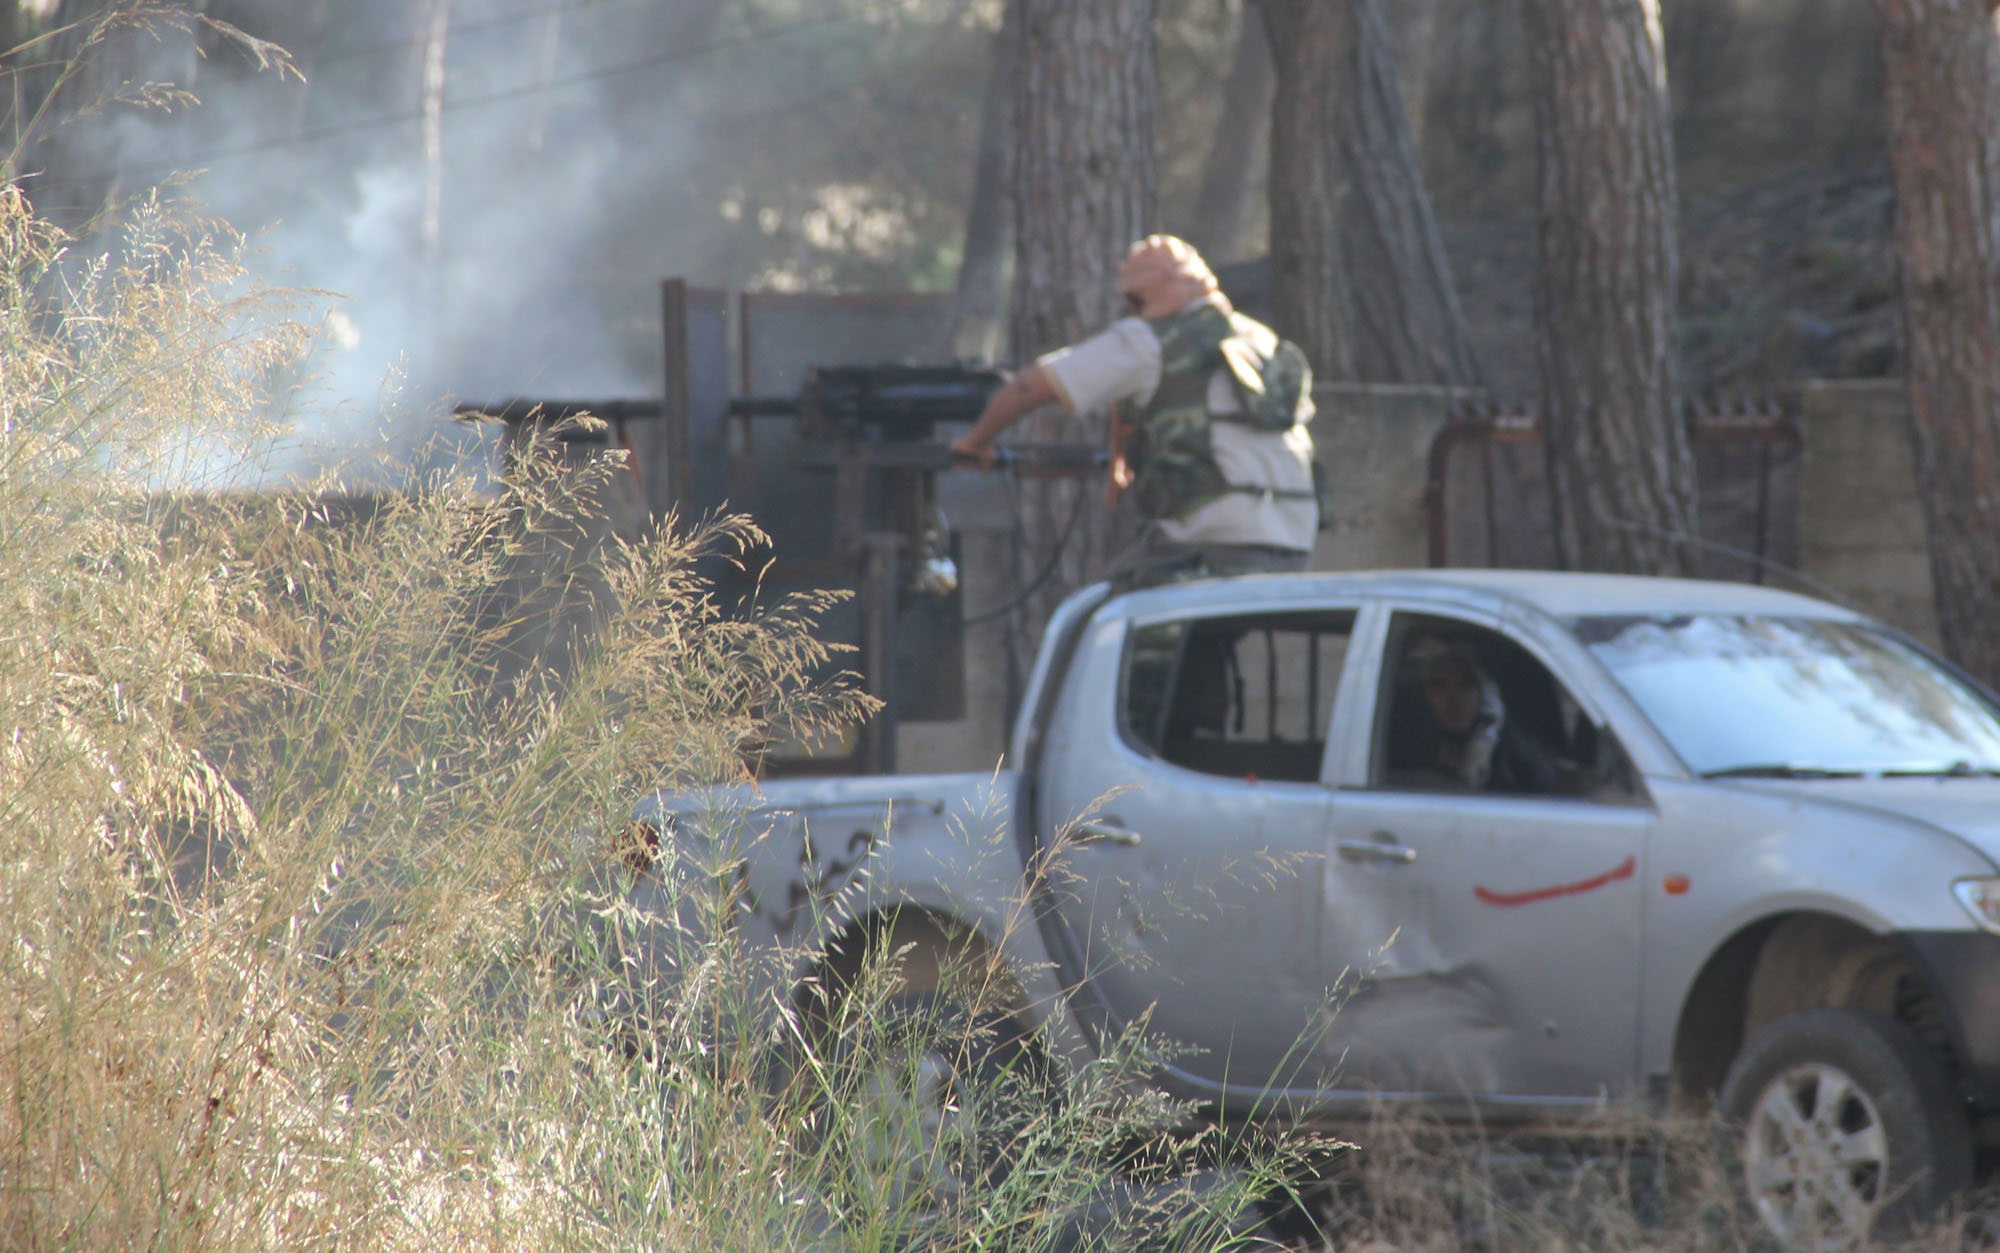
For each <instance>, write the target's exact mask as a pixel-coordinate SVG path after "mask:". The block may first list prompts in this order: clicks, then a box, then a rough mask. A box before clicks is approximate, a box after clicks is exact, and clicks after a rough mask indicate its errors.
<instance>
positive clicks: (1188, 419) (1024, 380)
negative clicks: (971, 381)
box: [952, 235, 1319, 583]
mask: <svg viewBox="0 0 2000 1253" xmlns="http://www.w3.org/2000/svg"><path fill="white" fill-rule="evenodd" d="M1118 288H1119V292H1120V294H1121V295H1123V297H1124V299H1125V307H1126V308H1127V309H1128V310H1129V311H1130V316H1128V317H1123V318H1120V319H1118V320H1117V321H1116V322H1113V323H1112V324H1111V325H1110V326H1109V327H1108V328H1106V329H1105V330H1103V331H1102V332H1100V333H1098V334H1096V335H1093V336H1092V337H1090V338H1089V339H1086V340H1084V341H1083V342H1082V343H1079V344H1074V345H1072V346H1070V347H1067V348H1058V349H1057V350H1055V351H1054V352H1051V353H1048V354H1047V355H1045V356H1043V357H1042V358H1041V359H1040V360H1038V361H1036V362H1035V363H1034V364H1033V365H1031V366H1029V367H1028V368H1027V369H1025V370H1022V371H1021V372H1020V373H1018V374H1016V375H1015V376H1014V377H1013V378H1012V379H1011V380H1009V381H1008V383H1007V384H1006V386H1004V387H1002V388H1001V389H1000V390H999V391H997V392H995V393H994V394H993V396H992V398H991V399H990V400H988V402H987V404H986V408H985V410H984V411H983V412H982V413H981V414H980V415H979V420H978V422H977V423H975V424H974V425H973V427H972V429H971V430H970V431H968V432H967V433H966V434H965V435H963V436H961V437H960V438H959V439H958V440H956V441H955V442H954V443H953V444H952V448H953V450H954V451H956V452H958V453H960V454H962V455H965V456H968V457H975V458H978V459H979V461H980V463H981V464H982V465H987V466H990V465H991V464H992V462H993V453H992V443H993V439H994V437H995V436H997V435H999V434H1000V432H1001V431H1003V430H1005V429H1006V428H1007V427H1009V426H1011V425H1013V424H1014V423H1015V422H1017V421H1019V420H1020V419H1021V418H1022V417H1024V416H1026V415H1027V414H1028V413H1030V412H1032V411H1033V410H1034V409H1035V408H1036V407H1037V406H1039V405H1042V404H1045V403H1047V402H1049V401H1051V400H1053V401H1058V402H1060V403H1061V404H1062V406H1063V407H1064V408H1065V409H1068V410H1069V411H1070V412H1072V413H1088V412H1092V411H1094V410H1098V409H1102V408H1105V407H1106V406H1108V405H1111V404H1113V403H1116V402H1124V403H1125V404H1126V405H1127V407H1128V408H1129V409H1130V410H1131V413H1130V415H1129V417H1128V420H1127V422H1126V423H1124V424H1120V423H1118V422H1117V420H1116V419H1115V418H1114V425H1113V441H1112V449H1113V455H1112V467H1111V475H1112V491H1113V495H1114V498H1115V495H1116V493H1117V492H1119V491H1129V492H1130V493H1131V496H1132V502H1133V504H1134V506H1135V507H1136V508H1137V509H1138V512H1139V515H1140V517H1142V518H1144V519H1145V520H1146V521H1145V526H1144V527H1143V529H1142V530H1141V531H1140V533H1139V537H1138V539H1137V540H1136V541H1135V542H1134V543H1133V545H1132V546H1131V547H1130V548H1129V549H1127V550H1126V551H1125V552H1123V553H1121V554H1119V555H1118V556H1117V557H1114V558H1113V559H1112V563H1111V568H1110V569H1109V570H1108V571H1107V572H1106V573H1107V575H1108V576H1109V577H1112V578H1124V579H1128V580H1130V581H1133V582H1137V583H1149V582H1158V581H1162V580H1165V579H1171V578H1176V577H1183V576H1186V575H1191V574H1246V573H1251V572H1254V571H1268V570H1303V569H1305V568H1306V565H1307V563H1308V561H1309V560H1310V559H1311V557H1312V544H1313V535H1314V533H1315V532H1316V531H1317V530H1318V529H1319V504H1318V501H1317V499H1316V496H1315V492H1314V489H1313V465H1312V460H1313V445H1312V436H1311V435H1310V434H1309V433H1308V432H1307V430H1306V424H1307V423H1308V422H1310V421H1311V420H1312V416H1313V404H1312V372H1311V370H1310V369H1309V368H1308V367H1307V365H1306V362H1305V357H1304V356H1303V354H1301V353H1300V352H1299V350H1298V349H1297V348H1296V347H1295V346H1293V345H1291V344H1289V343H1286V342H1285V341H1283V340H1280V339H1279V338H1278V336H1277V335H1276V334H1275V333H1274V332H1272V330H1271V329H1270V328H1269V327H1267V326H1265V325H1264V324H1262V323H1261V322H1258V321H1256V320H1254V319H1252V318H1248V317H1245V316H1244V315H1242V314H1240V313H1237V312H1236V311H1234V310H1233V309H1231V308H1230V306H1229V301H1228V299H1227V298H1226V297H1224V296H1223V294H1222V293H1221V291H1219V290H1218V289H1217V286H1216V281H1215V275H1214V273H1213V272H1212V271H1210V269H1209V268H1208V263H1207V262H1205V261H1203V260H1202V258H1201V254H1199V253H1197V252H1196V251H1195V250H1194V249H1193V248H1192V247H1191V246H1189V245H1188V244H1187V243H1186V242H1185V241H1183V240H1180V239H1176V238H1174V237H1173V236H1171V235H1149V236H1147V237H1146V238H1145V239H1142V240H1140V241H1139V242H1138V243H1136V244H1133V245H1132V248H1131V251H1130V252H1128V253H1127V254H1126V257H1125V260H1124V263H1123V264H1121V265H1120V266H1119V267H1118ZM1121 425H1122V428H1123V429H1122V430H1121Z"/></svg>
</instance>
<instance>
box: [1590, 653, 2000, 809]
mask: <svg viewBox="0 0 2000 1253" xmlns="http://www.w3.org/2000/svg"><path fill="white" fill-rule="evenodd" d="M1573 625H1574V627H1575V630H1576V634H1577V637H1578V638H1579V639H1580V640H1582V641H1583V643H1584V644H1585V645H1586V646H1588V647H1589V648H1590V650H1591V652H1593V653H1595V654H1596V655H1597V658H1598V660H1600V661H1602V662H1603V663H1604V664H1605V666H1606V667H1608V668H1609V669H1610V671H1611V673H1612V674H1613V675H1614V676H1615V677H1616V678H1617V680H1618V682H1619V683H1620V684H1621V685H1622V686H1623V687H1624V688H1625V690H1626V691H1627V692H1628V693H1630V694H1631V696H1632V699H1633V700H1634V701H1636V702H1637V703H1638V705H1639V707H1640V708H1641V709H1643V710H1644V711H1645V713H1646V716H1647V717H1649V718H1651V719H1652V721H1653V725H1654V726H1656V727H1657V728H1659V730H1660V733H1661V734H1662V735H1664V736H1666V738H1667V741H1668V742H1669V743H1670V744H1672V746H1673V747H1674V750H1675V751H1676V752H1678V753H1679V754H1680V755H1681V759H1682V760H1683V761H1685V762H1687V764H1688V766H1689V767H1690V768H1691V769H1693V770H1695V771H1696V772H1698V773H1700V774H1702V775H1704V776H1706V777H1710V778H1716V777H1723V776H1737V777H1753V776H1763V777H1772V778H1828V777H1841V776H1857V775H1893V774H1912V775H1971V774H1993V773H2000V709H1996V708H1995V706H1994V704H1993V702H1992V701H1990V700H1989V699H1987V697H1985V696H1984V695H1983V694H1981V693H1980V692H1979V691H1978V690H1976V689H1975V688H1973V687H1971V686H1969V685H1968V684H1966V683H1965V682H1964V681H1962V680H1961V679H1959V678H1958V677H1957V676H1955V675H1954V674H1953V673H1952V672H1951V671H1950V670H1948V669H1947V668H1945V666H1944V665H1943V664H1941V663H1940V662H1938V661H1937V660H1936V659H1935V658H1932V657H1930V656H1929V655H1927V654H1925V653H1924V652H1922V651H1920V650H1918V649H1916V648H1913V647H1911V646H1910V645H1908V644H1905V643H1903V642H1902V641H1901V640H1899V639H1897V638H1896V637H1894V636H1892V635H1888V634H1886V633H1884V632H1882V631H1880V630H1878V629H1875V628H1872V627H1870V626H1867V625H1866V624H1862V623H1855V622H1830V621H1823V620H1817V619H1811V618H1769V617H1761V616H1749V615H1732V614H1700V615H1683V616H1662V617H1587V618H1581V619H1578V620H1577V621H1576V622H1575V623H1574V624H1573Z"/></svg>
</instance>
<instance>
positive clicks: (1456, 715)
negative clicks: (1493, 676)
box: [1424, 661, 1482, 735]
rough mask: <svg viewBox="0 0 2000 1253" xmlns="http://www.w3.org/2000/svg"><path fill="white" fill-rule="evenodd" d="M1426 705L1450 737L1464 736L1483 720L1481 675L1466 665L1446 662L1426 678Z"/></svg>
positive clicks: (1436, 667)
mask: <svg viewBox="0 0 2000 1253" xmlns="http://www.w3.org/2000/svg"><path fill="white" fill-rule="evenodd" d="M1424 701H1425V703H1426V704H1428V705H1429V706H1430V707H1431V716H1432V717H1434V718H1436V719H1437V721H1438V725H1439V726H1440V727H1443V728H1444V730H1445V732H1446V733H1447V734H1449V735H1463V734H1464V733H1465V732H1467V731H1469V730H1471V729H1472V724H1473V723H1475V722H1477V721H1478V720H1479V708H1480V705H1481V703H1482V702H1481V700H1480V692H1479V674H1478V672H1477V671H1475V670H1474V669H1473V668H1472V667H1471V666H1468V665H1466V664H1465V663H1463V662H1456V661H1446V662H1441V663H1439V664H1438V665H1436V666H1433V667H1432V668H1431V670H1430V672H1429V673H1428V674H1426V675H1424Z"/></svg>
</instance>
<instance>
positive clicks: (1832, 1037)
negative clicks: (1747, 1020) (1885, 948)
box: [1722, 1009, 1972, 1248]
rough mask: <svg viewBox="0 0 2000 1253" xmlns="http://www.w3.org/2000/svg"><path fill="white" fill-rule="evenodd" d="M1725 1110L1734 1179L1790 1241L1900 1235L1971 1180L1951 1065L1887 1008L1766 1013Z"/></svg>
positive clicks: (1826, 1242)
mask: <svg viewBox="0 0 2000 1253" xmlns="http://www.w3.org/2000/svg"><path fill="white" fill-rule="evenodd" d="M1722 1114H1723V1117H1724V1119H1725V1120H1726V1123H1725V1126H1726V1128H1727V1131H1726V1135H1727V1140H1726V1142H1725V1144H1724V1146H1723V1147H1724V1149H1725V1160H1726V1161H1727V1162H1728V1163H1729V1166H1730V1171H1731V1174H1732V1177H1733V1178H1734V1181H1735V1184H1736V1186H1737V1187H1738V1188H1739V1189H1740V1191H1741V1194H1742V1196H1743V1198H1744V1200H1745V1201H1746V1202H1747V1203H1748V1205H1749V1208H1750V1212H1751V1213H1752V1214H1753V1215H1754V1216H1755V1217H1756V1219H1757V1220H1758V1221H1759V1222H1760V1224H1761V1225H1762V1226H1763V1227H1764V1228H1765V1230H1767V1231H1768V1232H1770V1233H1771V1234H1772V1235H1773V1236H1775V1237H1777V1239H1778V1240H1779V1241H1780V1242H1781V1243H1784V1244H1786V1245H1791V1246H1806V1247H1813V1248H1841V1247H1848V1246H1852V1245H1857V1244H1861V1243H1864V1242H1866V1241H1867V1240H1868V1239H1870V1238H1871V1237H1891V1236H1894V1235H1896V1234H1899V1233H1901V1232H1904V1231H1907V1230H1908V1229H1909V1228H1910V1227H1911V1226H1913V1225H1914V1224H1916V1223H1919V1222H1922V1221H1923V1220H1924V1219H1926V1218H1928V1217H1930V1216H1931V1215H1933V1214H1934V1213H1936V1212H1937V1211H1938V1210H1939V1209H1940V1208H1942V1207H1943V1206H1944V1205H1946V1204H1947V1203H1948V1202H1949V1201H1950V1200H1951V1199H1952V1198H1953V1197H1954V1196H1955V1195H1957V1194H1958V1193H1960V1192H1962V1191H1963V1190H1964V1189H1965V1188H1966V1187H1967V1185H1968V1184H1969V1183H1970V1182H1971V1177H1972V1132H1971V1126H1970V1124H1969V1122H1968V1121H1967V1118H1966V1114H1965V1107H1964V1104H1963V1103H1962V1102H1961V1101H1960V1099H1959V1096H1958V1092H1957V1090H1956V1087H1955V1085H1954V1083H1953V1081H1952V1076H1951V1073H1950V1068H1949V1066H1948V1065H1947V1064H1946V1062H1945V1059H1944V1058H1942V1057H1941V1056H1940V1055H1939V1054H1938V1053H1937V1052H1935V1051H1933V1050H1932V1049H1930V1048H1929V1047H1927V1046H1926V1045H1925V1044H1924V1043H1923V1042H1922V1041H1921V1040H1919V1039H1917V1037H1916V1036H1915V1035H1913V1034H1911V1032H1910V1031H1909V1030H1908V1029H1907V1028H1905V1027H1904V1026H1902V1025H1901V1024H1900V1023H1898V1022H1896V1021H1895V1020H1894V1019H1892V1018H1889V1017H1886V1016H1885V1015H1882V1014H1876V1013H1870V1012H1866V1011H1862V1010H1852V1009H1807V1010H1800V1011H1799V1012H1797V1013H1792V1014H1786V1015H1785V1016H1784V1017H1782V1018H1779V1019H1777V1020H1776V1021H1774V1022H1772V1023H1770V1024H1769V1025H1767V1026H1765V1027H1764V1028H1763V1030H1761V1031H1759V1032H1758V1033H1757V1034H1756V1035H1755V1036H1753V1037H1752V1038H1751V1040H1750V1042H1749V1043H1748V1044H1747V1045H1745V1046H1744V1048H1743V1051H1742V1052H1741V1053H1739V1054H1738V1055H1737V1057H1736V1061H1735V1062H1734V1064H1732V1065H1731V1066H1730V1068H1729V1076H1728V1078H1727V1079H1725V1080H1724V1081H1723V1085H1722Z"/></svg>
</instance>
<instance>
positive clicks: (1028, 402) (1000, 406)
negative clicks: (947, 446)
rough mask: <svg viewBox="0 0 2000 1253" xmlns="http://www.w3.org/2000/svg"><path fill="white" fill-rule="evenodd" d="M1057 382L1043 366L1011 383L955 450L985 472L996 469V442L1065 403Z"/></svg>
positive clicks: (983, 411) (989, 402)
mask: <svg viewBox="0 0 2000 1253" xmlns="http://www.w3.org/2000/svg"><path fill="white" fill-rule="evenodd" d="M1062 399H1063V395H1062V393H1061V392H1060V391H1058V390H1057V388H1056V385H1055V381H1054V379H1053V378H1051V376H1050V375H1049V372H1048V371H1047V370H1044V369H1043V368H1042V367H1041V366H1040V365H1031V366H1029V367H1028V368H1026V369H1024V370H1022V371H1021V372H1020V373H1018V374H1016V375H1015V376H1014V377H1013V378H1010V379H1008V380H1007V381H1006V382H1005V383H1003V384H1002V385H1001V387H1000V390H998V391H996V392H994V393H993V394H992V395H991V396H989V397H987V400H986V407H985V408H984V409H981V410H980V411H979V420H978V421H977V422H974V423H973V424H972V429H971V430H969V431H967V432H966V433H965V434H963V435H961V436H959V437H958V438H957V439H955V440H953V441H952V442H951V450H952V451H953V452H955V453H958V454H959V455H960V456H964V457H975V458H977V459H978V461H979V464H980V465H981V466H982V467H983V468H985V469H989V470H990V469H992V468H993V441H994V440H995V439H997V438H998V437H999V435H1000V432H1002V431H1004V430H1006V429H1007V428H1008V427H1010V426H1012V425H1014V424H1015V423H1016V422H1019V421H1020V420H1021V419H1022V418H1024V417H1026V416H1027V415H1028V414H1030V413H1032V412H1034V411H1035V410H1036V409H1038V408H1040V407H1041V406H1042V405H1045V404H1047V403H1049V402H1050V401H1052V400H1062Z"/></svg>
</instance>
